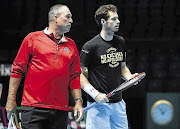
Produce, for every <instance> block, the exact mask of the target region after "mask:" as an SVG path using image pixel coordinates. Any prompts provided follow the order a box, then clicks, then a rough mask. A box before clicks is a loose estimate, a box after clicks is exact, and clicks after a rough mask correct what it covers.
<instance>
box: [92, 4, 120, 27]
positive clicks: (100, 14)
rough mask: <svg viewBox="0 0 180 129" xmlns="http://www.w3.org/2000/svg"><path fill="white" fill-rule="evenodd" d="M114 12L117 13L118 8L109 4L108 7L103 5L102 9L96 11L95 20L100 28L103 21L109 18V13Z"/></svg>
mask: <svg viewBox="0 0 180 129" xmlns="http://www.w3.org/2000/svg"><path fill="white" fill-rule="evenodd" d="M109 11H112V12H117V8H116V6H114V5H112V4H108V5H102V6H101V7H99V9H98V10H97V11H96V13H95V15H94V18H95V21H96V23H97V24H98V26H100V27H101V19H105V20H107V19H108V18H109V15H108V12H109Z"/></svg>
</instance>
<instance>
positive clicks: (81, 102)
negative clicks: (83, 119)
mask: <svg viewBox="0 0 180 129" xmlns="http://www.w3.org/2000/svg"><path fill="white" fill-rule="evenodd" d="M78 100H80V101H81V103H83V100H82V98H77V99H75V101H78Z"/></svg>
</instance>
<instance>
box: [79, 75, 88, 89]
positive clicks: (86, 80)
mask: <svg viewBox="0 0 180 129" xmlns="http://www.w3.org/2000/svg"><path fill="white" fill-rule="evenodd" d="M80 82H81V87H82V88H85V86H86V85H88V84H89V81H88V79H87V78H86V77H85V76H84V74H83V73H81V75H80Z"/></svg>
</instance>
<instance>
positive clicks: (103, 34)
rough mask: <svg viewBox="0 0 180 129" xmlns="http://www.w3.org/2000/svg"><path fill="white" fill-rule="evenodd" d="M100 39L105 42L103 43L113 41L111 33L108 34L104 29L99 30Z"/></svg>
mask: <svg viewBox="0 0 180 129" xmlns="http://www.w3.org/2000/svg"><path fill="white" fill-rule="evenodd" d="M100 35H101V37H102V38H103V39H104V40H105V41H111V40H112V39H113V35H114V33H113V32H108V31H106V30H104V29H102V30H101V32H100Z"/></svg>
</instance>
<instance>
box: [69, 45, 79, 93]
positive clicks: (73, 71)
mask: <svg viewBox="0 0 180 129" xmlns="http://www.w3.org/2000/svg"><path fill="white" fill-rule="evenodd" d="M75 55H76V56H75V58H74V61H73V63H72V64H71V68H70V87H71V90H73V89H81V84H80V74H81V66H80V59H79V53H78V50H77V48H75Z"/></svg>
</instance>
